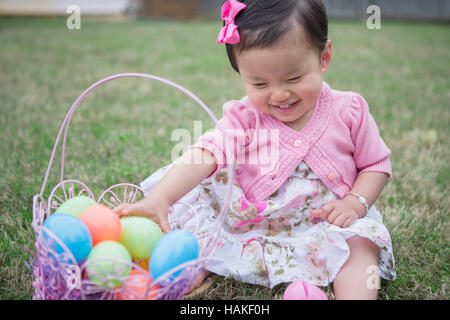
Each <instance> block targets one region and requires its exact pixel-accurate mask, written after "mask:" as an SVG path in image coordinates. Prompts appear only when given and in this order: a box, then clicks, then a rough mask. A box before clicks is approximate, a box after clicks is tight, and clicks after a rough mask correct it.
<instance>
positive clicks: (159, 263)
mask: <svg viewBox="0 0 450 320" xmlns="http://www.w3.org/2000/svg"><path fill="white" fill-rule="evenodd" d="M199 251H200V246H199V243H198V240H197V238H196V237H195V236H194V235H193V234H192V233H190V232H188V231H186V230H174V231H171V232H169V233H167V234H165V235H164V236H163V237H162V238H161V239H160V240H159V241H158V243H157V244H156V246H155V248H154V249H153V252H152V255H151V257H150V264H149V269H150V270H149V271H150V274H151V275H152V279H157V278H158V277H159V276H161V275H163V274H164V273H166V272H167V271H169V270H170V269H172V268H175V267H176V266H178V265H180V264H182V263H184V262H187V261H190V260H195V259H197V258H198V255H199ZM182 271H183V269H181V270H178V271H176V272H175V273H174V274H173V276H172V277H171V278H170V279H171V280H173V279H174V277H177V276H178V275H179V274H180V273H181V272H182Z"/></svg>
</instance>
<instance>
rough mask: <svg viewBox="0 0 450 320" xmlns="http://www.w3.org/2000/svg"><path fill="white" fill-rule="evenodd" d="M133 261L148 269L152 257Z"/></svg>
mask: <svg viewBox="0 0 450 320" xmlns="http://www.w3.org/2000/svg"><path fill="white" fill-rule="evenodd" d="M133 262H134V263H136V264H137V265H138V266H140V267H141V268H142V269H145V270H148V268H149V263H150V258H147V259H133Z"/></svg>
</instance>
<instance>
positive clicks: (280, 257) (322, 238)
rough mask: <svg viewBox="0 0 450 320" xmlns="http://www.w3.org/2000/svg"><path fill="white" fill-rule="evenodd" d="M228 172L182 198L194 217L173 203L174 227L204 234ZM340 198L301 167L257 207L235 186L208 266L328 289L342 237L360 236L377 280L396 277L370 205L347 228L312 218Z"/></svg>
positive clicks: (257, 280)
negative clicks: (372, 248)
mask: <svg viewBox="0 0 450 320" xmlns="http://www.w3.org/2000/svg"><path fill="white" fill-rule="evenodd" d="M169 167H170V166H166V167H164V168H161V169H160V170H158V171H157V172H155V173H154V174H153V175H151V176H150V177H148V178H147V179H146V180H145V181H143V182H142V184H141V187H142V189H143V190H144V194H145V195H148V193H150V191H151V189H152V188H153V187H154V186H155V185H156V183H157V182H158V181H159V180H160V179H161V178H162V176H163V175H164V174H165V172H167V170H168V169H169ZM229 178H230V177H228V173H227V171H226V170H221V171H218V172H217V173H216V174H215V175H213V176H212V177H210V178H208V179H205V180H204V181H203V182H202V183H201V184H200V185H199V186H197V187H196V188H194V189H193V190H192V191H191V192H189V193H188V194H187V195H186V196H184V197H183V198H182V199H181V200H182V201H183V202H185V203H188V204H190V205H191V206H193V207H194V208H195V209H196V211H197V215H195V214H193V215H186V211H187V210H186V206H185V205H175V206H174V208H173V213H172V214H171V219H169V222H170V221H172V222H171V227H172V228H177V227H180V221H182V225H183V228H185V229H189V228H195V229H196V234H197V235H198V236H199V235H200V236H201V235H205V234H207V233H209V232H211V230H214V226H215V224H216V221H217V217H218V215H219V213H220V208H221V207H222V205H223V203H224V198H225V195H226V192H227V181H228V179H229ZM335 199H338V197H337V196H336V195H335V194H334V193H333V192H332V191H330V190H329V189H327V187H326V186H325V185H324V184H323V183H322V182H321V181H320V179H319V177H318V176H317V175H316V174H315V173H314V172H312V170H311V169H310V168H309V167H308V166H307V165H306V163H304V162H301V163H300V164H299V165H298V167H297V168H296V169H295V170H294V172H293V173H292V174H291V176H290V177H289V178H288V179H287V180H286V181H285V182H284V183H283V184H282V185H281V187H280V188H279V189H278V190H277V191H276V192H275V193H273V194H272V195H271V196H269V197H268V198H267V199H265V201H262V202H260V203H250V202H248V201H247V199H246V198H245V195H244V193H243V192H242V190H241V189H240V188H239V186H238V185H236V184H234V185H233V190H232V200H231V203H230V208H229V210H228V214H227V216H226V217H225V220H224V222H223V224H222V230H221V233H220V236H219V239H218V243H217V245H218V247H217V248H216V251H215V252H214V255H213V258H212V259H211V260H210V261H209V262H208V265H207V266H206V269H207V270H209V271H211V272H213V273H216V274H219V275H223V276H230V277H233V278H235V279H237V280H240V281H244V282H248V283H254V284H260V285H264V286H268V287H271V288H272V287H274V286H276V285H277V284H279V283H282V282H292V281H295V280H305V281H307V282H310V283H312V284H314V285H318V286H327V285H328V284H329V283H330V282H332V281H333V280H334V279H335V277H336V275H337V273H338V272H339V270H340V269H341V267H342V266H343V265H344V263H345V261H346V260H347V259H348V257H349V255H350V249H349V246H348V245H347V242H346V240H347V239H349V238H351V237H353V236H356V235H357V236H361V237H365V238H368V239H370V240H372V241H373V242H374V243H375V244H376V245H378V246H379V247H380V248H381V252H380V257H379V265H378V267H379V269H378V270H379V275H380V276H381V277H382V278H385V279H388V280H393V279H395V277H396V275H395V270H394V256H393V252H392V243H391V238H390V234H389V231H388V230H387V228H386V227H385V226H384V224H383V222H382V217H381V215H380V213H379V212H378V211H377V210H376V208H375V206H372V207H371V208H370V210H369V212H368V213H367V215H366V216H365V217H364V218H361V219H358V220H357V221H356V222H355V223H353V224H352V225H351V226H349V227H347V228H340V227H337V226H334V225H332V224H330V223H328V222H327V221H321V220H319V219H315V218H313V217H311V216H310V214H309V211H310V210H311V209H315V208H320V207H321V206H322V205H323V204H325V203H327V202H329V201H332V200H335Z"/></svg>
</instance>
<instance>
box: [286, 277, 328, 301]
mask: <svg viewBox="0 0 450 320" xmlns="http://www.w3.org/2000/svg"><path fill="white" fill-rule="evenodd" d="M283 300H328V298H327V296H326V295H325V293H324V292H323V291H322V290H320V289H319V288H318V287H316V286H315V285H313V284H311V283H308V282H306V281H303V280H298V281H295V282H292V283H291V284H290V285H289V286H288V287H287V288H286V290H285V291H284V294H283Z"/></svg>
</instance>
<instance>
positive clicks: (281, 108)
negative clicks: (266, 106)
mask: <svg viewBox="0 0 450 320" xmlns="http://www.w3.org/2000/svg"><path fill="white" fill-rule="evenodd" d="M299 102H300V100H297V101H295V102H293V103H290V104H284V105H279V106H278V105H273V104H271V105H270V106H271V107H272V108H275V109H277V110H278V111H279V112H282V113H288V112H291V111H293V110H294V109H295V108H296V107H297V105H298V103H299Z"/></svg>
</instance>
